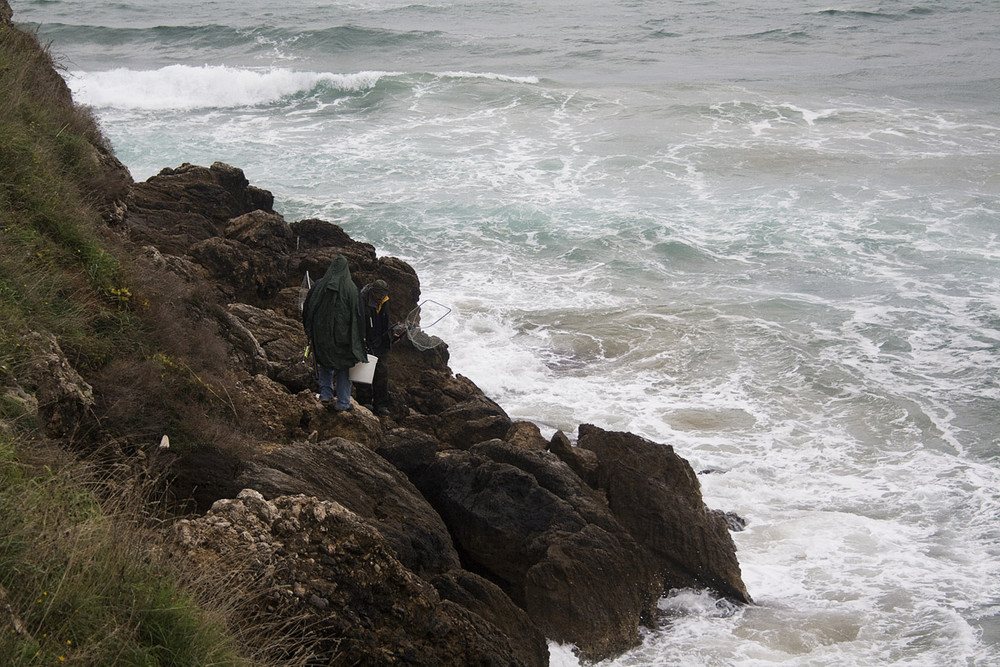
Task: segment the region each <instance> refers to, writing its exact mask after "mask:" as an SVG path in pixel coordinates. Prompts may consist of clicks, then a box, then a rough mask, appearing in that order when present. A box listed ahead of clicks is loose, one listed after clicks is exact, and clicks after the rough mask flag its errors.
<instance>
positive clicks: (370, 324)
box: [359, 280, 393, 416]
mask: <svg viewBox="0 0 1000 667" xmlns="http://www.w3.org/2000/svg"><path fill="white" fill-rule="evenodd" d="M359 301H360V310H359V313H360V315H361V318H362V320H363V321H364V327H365V350H366V351H367V352H368V353H369V354H371V355H373V356H375V357H378V363H376V364H375V375H374V376H373V377H372V386H371V399H372V400H371V409H372V411H373V412H375V414H377V415H382V416H385V415H388V414H389V348H390V347H391V346H392V343H393V332H392V327H391V326H390V324H389V308H388V306H386V302H388V301H389V285H388V284H386V282H385V281H384V280H376V281H374V282H371V283H369V284H367V285H365V286H364V287H363V288H361V296H360V299H359ZM366 394H368V391H366V390H364V389H362V388H360V387H359V395H360V396H365V395H366ZM362 402H363V399H362Z"/></svg>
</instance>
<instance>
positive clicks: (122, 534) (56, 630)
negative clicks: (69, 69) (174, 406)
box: [0, 23, 247, 665]
mask: <svg viewBox="0 0 1000 667" xmlns="http://www.w3.org/2000/svg"><path fill="white" fill-rule="evenodd" d="M108 155H109V150H108V148H107V146H106V144H105V142H104V140H103V138H102V137H101V134H100V131H99V129H98V127H97V125H96V123H95V122H94V121H93V119H92V118H91V117H90V116H89V114H88V113H87V112H85V111H82V110H80V109H78V108H75V107H74V106H73V105H72V102H71V100H70V98H69V93H68V91H67V89H66V88H65V85H64V84H63V82H62V80H61V79H60V78H59V76H58V74H57V73H56V72H55V70H54V68H53V64H52V61H51V59H50V57H49V55H48V54H47V52H46V50H45V49H44V48H42V47H40V45H39V44H38V42H37V40H36V38H35V37H34V36H33V35H29V34H25V33H23V32H21V31H18V30H16V29H15V28H13V27H11V26H10V25H3V24H2V23H0V633H2V634H0V663H2V664H4V665H8V664H10V665H35V664H39V665H42V664H64V663H70V664H86V665H113V664H114V665H212V664H247V662H246V661H245V660H244V659H243V658H241V657H239V651H238V650H236V648H235V645H236V642H235V641H234V640H233V639H232V638H231V636H230V635H228V634H227V632H226V630H225V622H224V619H222V620H220V619H219V618H216V617H214V616H212V615H210V614H209V613H207V612H206V611H204V609H202V608H201V607H199V605H198V604H197V603H196V602H195V601H194V596H192V595H191V594H189V593H187V592H185V590H184V588H183V587H182V586H181V585H180V584H179V583H178V582H179V581H180V580H181V578H182V577H181V576H180V574H179V573H176V574H172V573H171V572H170V570H169V568H164V567H163V565H162V563H158V562H157V561H156V559H155V558H154V557H153V556H152V555H151V553H150V551H149V549H148V544H149V542H150V540H149V538H148V536H149V535H150V533H147V532H146V529H145V528H144V526H145V525H146V523H147V522H148V520H149V517H148V512H147V511H146V509H145V505H146V502H147V498H148V496H145V495H144V494H142V493H137V492H134V491H132V490H127V489H129V484H128V483H124V484H123V483H122V480H112V479H109V478H108V477H107V476H106V473H100V472H95V468H93V467H92V466H89V465H87V464H85V463H82V462H80V460H79V459H78V458H77V457H75V456H72V455H68V454H66V453H65V451H66V449H65V447H66V445H68V444H72V443H58V442H55V443H53V442H49V441H47V439H46V437H45V434H44V429H43V426H44V424H40V423H39V422H40V421H41V420H40V418H39V417H38V412H37V404H36V401H35V399H34V397H33V390H34V388H33V387H32V386H31V383H30V381H29V380H27V379H26V375H25V373H26V369H27V368H28V367H30V365H31V358H30V352H29V351H28V349H27V347H26V346H25V345H24V336H25V334H26V333H27V332H30V331H38V332H46V333H51V334H53V335H54V336H55V337H56V339H57V340H58V341H59V344H60V346H61V347H62V349H63V350H64V351H65V353H66V356H67V357H68V359H69V360H70V361H71V362H72V363H73V365H74V366H75V367H76V368H77V370H79V371H80V372H81V373H83V374H84V375H85V376H86V377H88V379H90V377H91V375H93V376H95V377H100V375H101V373H104V372H106V370H107V369H108V368H109V367H114V366H115V364H116V360H119V361H118V362H117V363H118V365H119V366H126V367H129V368H132V367H135V366H143V365H146V366H150V367H152V368H153V369H154V370H155V367H156V365H157V364H160V365H161V366H162V365H163V360H164V359H167V360H169V359H171V357H170V356H169V351H164V350H163V349H162V348H161V347H159V346H157V344H156V343H155V342H150V339H149V337H148V335H147V333H148V331H149V330H150V327H151V324H150V323H149V322H148V317H147V314H146V312H145V310H144V309H148V302H145V301H144V303H143V306H142V307H139V306H138V305H137V303H136V302H137V298H136V296H135V294H134V293H135V291H136V289H135V287H134V283H135V280H136V279H135V278H134V276H135V275H136V274H135V273H134V272H131V271H130V269H129V268H128V262H129V259H128V258H127V257H126V256H124V255H123V254H122V252H121V250H119V249H118V246H117V244H116V240H115V238H114V235H113V234H110V233H109V232H108V229H107V226H106V225H105V224H104V222H103V221H102V219H101V216H100V214H99V213H98V210H99V209H100V207H101V205H102V202H103V201H104V200H105V199H106V198H107V197H106V196H105V195H106V193H108V192H113V191H115V190H116V189H118V190H120V189H121V187H122V183H121V182H120V179H121V175H120V174H117V175H116V174H114V173H113V172H112V171H109V170H108V169H107V167H106V162H104V161H103V160H102V158H103V157H107V156H108ZM130 274H131V275H130ZM140 282H141V281H140ZM152 326H155V323H154V325H152ZM123 357H125V358H128V359H129V360H130V361H129V362H126V363H122V362H121V361H120V360H121V359H122V358H123ZM147 370H148V369H147ZM112 375H114V374H112ZM133 375H134V374H133ZM147 375H148V376H149V377H151V378H153V379H152V380H147V385H149V386H147V387H145V389H147V390H149V391H154V390H157V391H162V390H163V387H156V386H154V385H155V384H156V382H158V381H159V380H157V378H158V377H160V376H159V375H157V374H156V373H155V372H154V373H152V374H149V373H147ZM161 375H162V374H161ZM115 377H116V379H118V380H121V371H120V370H119V372H118V375H116V376H115ZM126 379H127V378H126ZM182 379H183V378H182ZM179 384H180V385H183V382H181V383H179ZM168 389H169V388H168ZM183 389H184V388H183V386H180V387H179V393H182V394H183V393H184V391H183ZM168 393H169V392H168ZM140 394H141V393H140ZM167 403H169V400H168V401H167ZM209 407H210V406H209ZM175 412H176V411H175ZM160 416H161V417H162V415H160ZM102 426H107V424H102ZM110 430H111V431H112V432H113V431H114V429H113V428H111V429H110ZM102 436H103V437H107V433H106V432H104V433H102ZM112 437H115V436H112ZM117 437H121V438H122V439H127V434H121V433H119V434H117ZM43 452H44V453H43ZM60 452H62V453H60ZM57 461H61V462H58V463H57ZM102 475H103V477H102ZM134 479H135V477H129V478H128V479H127V480H125V482H129V481H134ZM98 489H101V491H100V492H98ZM108 489H113V490H115V491H114V492H112V493H108ZM123 489H126V490H127V491H124V490H123ZM218 594H219V593H217V595H218Z"/></svg>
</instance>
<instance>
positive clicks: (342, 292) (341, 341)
mask: <svg viewBox="0 0 1000 667" xmlns="http://www.w3.org/2000/svg"><path fill="white" fill-rule="evenodd" d="M302 323H303V325H304V326H305V330H306V336H307V337H308V338H309V343H310V345H312V349H313V353H314V354H315V355H316V363H318V364H319V365H320V366H323V367H324V368H332V369H335V370H343V369H345V368H350V367H351V366H353V365H354V364H356V363H358V362H366V361H368V356H367V355H366V354H365V343H364V329H363V324H362V320H361V318H360V317H359V315H358V287H357V285H355V284H354V281H353V280H351V271H350V269H348V267H347V260H346V259H345V258H344V256H343V255H337V257H336V258H334V260H333V261H332V262H331V263H330V268H328V269H327V270H326V274H325V275H324V276H323V277H322V278H320V279H319V280H318V281H316V284H315V285H313V287H312V289H311V290H310V291H309V294H308V296H306V301H305V304H303V308H302Z"/></svg>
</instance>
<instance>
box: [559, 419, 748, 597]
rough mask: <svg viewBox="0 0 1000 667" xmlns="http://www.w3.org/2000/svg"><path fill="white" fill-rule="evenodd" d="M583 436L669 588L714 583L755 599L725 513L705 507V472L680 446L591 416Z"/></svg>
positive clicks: (619, 510)
mask: <svg viewBox="0 0 1000 667" xmlns="http://www.w3.org/2000/svg"><path fill="white" fill-rule="evenodd" d="M578 442H579V446H580V447H581V448H584V449H589V450H591V451H593V452H594V453H596V454H597V459H598V469H597V478H598V487H599V488H601V489H602V490H603V491H604V492H605V493H606V494H607V500H608V506H609V507H610V508H611V511H612V512H614V514H615V516H616V517H618V519H619V520H620V521H621V522H622V524H624V525H625V526H626V527H627V528H628V529H629V531H630V532H631V533H632V535H633V536H635V539H636V540H638V541H639V542H640V543H642V544H643V545H645V546H646V547H647V548H649V550H650V551H651V552H652V553H653V554H654V555H655V556H656V558H657V562H656V565H657V567H658V568H659V570H660V572H661V574H662V576H663V580H664V588H665V589H670V588H685V587H708V588H712V589H714V590H716V591H719V592H720V593H722V594H723V595H725V596H726V597H729V598H731V599H733V600H735V601H737V602H743V603H749V602H751V599H750V594H749V593H748V592H747V590H746V586H745V585H744V584H743V579H742V575H741V573H740V566H739V562H738V561H737V560H736V546H735V545H734V544H733V539H732V537H730V535H729V530H728V526H727V525H726V521H725V518H724V517H723V515H722V513H721V512H712V511H710V510H708V508H706V507H705V504H704V501H703V500H702V497H701V485H700V484H699V483H698V477H697V476H696V475H695V473H694V470H693V469H692V468H691V466H690V464H688V462H687V461H685V460H684V459H682V458H681V457H679V456H677V454H676V453H674V449H673V447H670V446H669V445H659V444H656V443H653V442H650V441H648V440H645V439H643V438H640V437H638V436H636V435H633V434H631V433H620V432H612V431H605V430H603V429H600V428H598V427H596V426H593V425H590V424H583V425H581V426H580V437H579V441H578Z"/></svg>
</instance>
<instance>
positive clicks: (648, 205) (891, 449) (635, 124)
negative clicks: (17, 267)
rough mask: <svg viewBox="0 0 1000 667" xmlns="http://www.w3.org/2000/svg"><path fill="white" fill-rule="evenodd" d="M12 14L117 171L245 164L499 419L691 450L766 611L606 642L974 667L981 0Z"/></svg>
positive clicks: (997, 259) (992, 463)
mask: <svg viewBox="0 0 1000 667" xmlns="http://www.w3.org/2000/svg"><path fill="white" fill-rule="evenodd" d="M12 6H13V9H14V11H15V20H17V21H21V22H23V23H24V24H26V25H29V26H31V27H37V29H38V30H39V33H40V34H41V36H42V37H43V39H46V40H51V41H52V49H53V51H54V52H55V53H56V54H57V56H59V57H61V59H62V62H63V64H64V65H65V67H66V69H67V75H68V78H69V82H70V85H71V87H72V88H73V90H74V94H75V95H76V97H77V99H78V100H80V101H83V102H84V103H87V104H90V105H92V106H93V107H94V109H95V111H96V112H97V114H98V115H99V117H100V118H101V120H102V122H103V124H104V127H105V130H106V132H107V134H108V135H109V137H110V138H111V140H112V142H113V143H114V146H115V149H116V151H117V153H118V155H119V157H121V159H122V160H123V161H124V162H125V163H126V164H127V165H128V166H129V168H130V169H131V170H132V172H133V175H134V176H135V177H136V178H137V179H138V180H141V179H145V178H147V177H149V176H150V175H152V174H154V173H156V172H157V171H159V170H160V169H161V168H163V167H172V166H177V165H179V164H181V163H182V162H193V163H198V164H211V163H212V162H214V161H216V160H222V161H225V162H229V163H231V164H234V165H237V166H240V167H242V168H243V169H244V170H245V171H246V173H247V175H248V177H249V178H250V180H251V182H253V183H254V184H255V185H258V186H260V187H264V188H267V189H269V190H271V191H272V192H274V194H275V197H276V208H277V209H278V210H280V211H281V212H282V213H283V214H284V215H285V216H286V218H287V219H289V220H295V219H301V218H305V217H313V216H318V217H322V218H325V219H328V220H332V221H335V222H337V223H338V224H341V225H343V226H344V228H345V229H346V230H347V231H348V232H349V233H350V234H351V235H352V236H353V237H354V238H356V239H359V240H364V241H368V242H371V243H373V244H375V246H376V247H377V248H378V251H379V252H380V253H382V254H391V255H396V256H399V257H402V258H404V259H406V260H407V261H409V262H410V263H411V264H412V265H413V266H414V268H415V269H416V270H417V272H418V274H419V275H420V278H421V284H422V288H423V293H424V296H425V297H428V298H432V299H434V300H435V301H438V302H440V303H443V304H446V305H448V306H449V307H451V308H453V312H452V314H451V315H449V316H448V317H447V318H445V319H444V320H442V321H441V323H440V324H438V325H436V327H435V328H436V329H437V331H436V333H438V335H440V336H442V337H443V338H445V339H446V340H447V341H448V343H449V347H450V351H451V354H452V368H453V369H454V370H455V371H456V372H458V373H461V374H463V375H466V376H468V377H471V378H472V379H473V380H475V382H476V383H477V384H479V385H480V386H481V387H483V389H484V390H485V391H486V392H487V393H488V394H489V395H490V396H492V397H493V398H495V399H496V400H497V401H498V402H500V404H501V405H503V406H504V407H505V408H506V409H507V410H508V412H509V413H510V414H511V415H512V416H513V417H516V418H521V419H530V420H532V421H535V422H536V423H538V424H539V425H540V426H541V427H542V428H543V431H544V432H546V433H551V432H553V431H554V430H555V429H563V430H565V431H566V432H567V433H568V434H570V435H573V434H575V430H576V426H577V425H578V424H580V423H595V424H598V425H600V426H602V427H605V428H611V429H620V430H629V431H633V432H636V433H639V434H641V435H643V436H646V437H648V438H651V439H653V440H656V441H658V442H663V443H669V444H671V445H673V446H674V447H675V448H676V449H677V451H678V452H679V453H681V454H682V455H683V456H684V457H685V458H687V459H688V460H689V461H691V463H692V465H694V467H695V469H696V470H699V471H702V470H704V471H712V472H711V473H708V472H706V473H705V474H703V475H701V480H702V484H703V488H704V492H705V495H706V500H707V502H708V504H709V505H710V506H712V507H717V508H720V509H724V510H728V511H735V512H737V513H738V514H740V515H741V516H743V517H745V518H746V519H747V520H748V522H749V523H748V527H747V530H746V531H744V532H742V533H738V534H735V535H734V538H735V540H736V542H737V545H738V547H739V557H740V562H741V564H742V567H743V572H744V579H745V581H746V583H747V586H748V588H749V590H750V592H751V594H752V595H753V596H754V598H755V600H756V601H757V602H758V603H759V604H758V606H756V607H752V608H748V609H740V610H733V609H731V608H729V607H727V606H725V605H722V606H718V605H716V603H715V601H714V600H712V599H711V598H710V597H709V596H706V595H705V594H703V593H702V592H699V591H681V592H677V593H675V594H673V595H672V596H670V597H668V598H665V599H664V600H663V602H662V604H661V606H662V608H663V610H664V614H665V617H666V619H668V622H665V623H664V626H663V627H662V628H659V629H656V630H655V631H651V632H649V633H648V634H647V635H646V637H645V641H644V645H643V646H642V647H641V648H640V649H638V650H636V651H635V652H633V653H630V654H627V655H625V656H622V657H621V658H619V659H617V660H615V661H613V662H612V663H611V664H614V665H616V666H617V665H647V664H655V665H678V664H680V665H730V664H740V665H773V664H794V665H840V664H851V665H855V664H864V665H869V664H893V665H927V666H932V665H934V666H936V665H958V664H962V665H991V664H998V663H1000V622H998V618H1000V617H998V614H1000V576H998V575H1000V566H998V563H1000V560H998V557H1000V530H998V525H997V516H998V510H1000V491H998V489H1000V472H998V465H1000V442H998V441H1000V409H998V408H1000V389H998V375H1000V374H998V371H997V360H998V349H1000V297H998V293H1000V291H998V282H1000V238H998V230H1000V158H998V154H1000V151H998V147H1000V141H998V138H1000V112H998V109H1000V79H998V77H997V75H996V72H998V71H1000V69H998V65H1000V56H998V50H997V49H996V47H995V41H996V40H995V35H997V34H1000V7H998V6H996V4H995V3H992V2H972V1H968V0H966V1H958V2H947V3H946V2H923V3H914V2H902V1H899V2H890V1H883V2H869V1H861V2H853V3H848V4H834V5H830V4H828V3H821V2H812V1H806V2H802V3H798V4H796V5H794V6H789V5H788V4H787V3H782V4H779V3H776V2H773V1H772V0H765V1H764V2H753V3H751V2H749V1H748V0H737V1H735V2H726V3H723V2H713V1H711V0H703V1H694V0H690V1H680V2H670V3H666V2H648V1H642V0H633V1H630V2H594V1H592V0H580V1H577V2H560V1H556V0H540V1H538V2H531V3H528V2H494V3H483V2H472V1H471V0H469V1H466V2H455V1H451V0H441V1H438V2H423V3H412V4H410V3H406V2H393V1H389V0H356V1H354V2H323V3H318V2H300V3H297V4H296V5H295V6H294V7H288V8H286V7H282V6H280V5H277V4H270V3H265V2H260V1H259V0H246V1H244V2H240V3H236V2H232V1H230V0H218V1H215V2H197V3H195V2H186V1H184V2H173V3H169V4H168V3H153V2H150V1H148V0H144V1H142V2H88V3H82V2H70V1H63V0H45V1H44V2H17V1H15V2H14V3H13V5H12ZM553 649H554V657H553V664H565V663H570V664H572V662H573V659H572V657H571V655H570V654H569V649H568V648H562V647H553Z"/></svg>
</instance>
